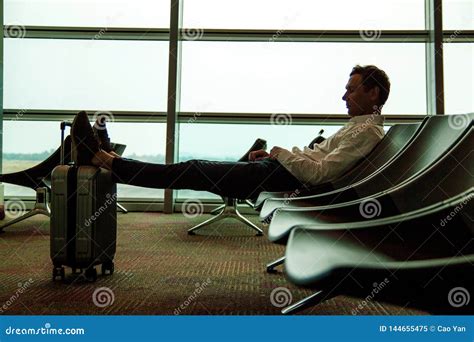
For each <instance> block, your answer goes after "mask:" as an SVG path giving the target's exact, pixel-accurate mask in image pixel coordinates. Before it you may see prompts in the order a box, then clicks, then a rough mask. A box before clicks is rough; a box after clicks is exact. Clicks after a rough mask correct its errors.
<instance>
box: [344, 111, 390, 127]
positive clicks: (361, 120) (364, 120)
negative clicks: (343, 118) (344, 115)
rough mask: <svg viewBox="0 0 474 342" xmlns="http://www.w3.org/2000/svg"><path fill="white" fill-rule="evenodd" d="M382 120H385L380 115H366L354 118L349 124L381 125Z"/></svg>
mask: <svg viewBox="0 0 474 342" xmlns="http://www.w3.org/2000/svg"><path fill="white" fill-rule="evenodd" d="M384 119H385V118H384V117H383V116H382V115H380V114H367V115H358V116H354V117H353V118H351V119H350V120H349V122H350V123H355V124H371V125H383V123H384Z"/></svg>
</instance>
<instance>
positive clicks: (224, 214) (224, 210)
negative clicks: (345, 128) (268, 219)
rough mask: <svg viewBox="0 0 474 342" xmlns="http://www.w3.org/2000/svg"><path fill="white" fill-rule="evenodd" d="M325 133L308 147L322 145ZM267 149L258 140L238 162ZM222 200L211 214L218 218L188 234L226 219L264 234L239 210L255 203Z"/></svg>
mask: <svg viewBox="0 0 474 342" xmlns="http://www.w3.org/2000/svg"><path fill="white" fill-rule="evenodd" d="M323 133H324V130H323V129H322V130H320V131H319V133H318V135H317V136H316V137H315V138H314V139H313V140H312V141H311V142H310V143H309V144H308V146H309V147H310V148H313V146H314V145H315V144H320V143H321V142H323V141H324V140H325V138H324V137H323V136H322V134H323ZM266 148H267V142H266V141H265V140H263V139H257V140H256V141H255V142H254V143H253V145H252V146H251V147H250V149H249V150H248V151H247V152H246V153H245V154H244V155H243V156H242V157H241V158H240V159H239V160H238V161H241V162H244V161H248V160H249V154H250V152H253V151H258V150H265V149H266ZM222 199H223V201H224V204H223V205H221V206H219V207H217V208H215V209H213V210H212V211H211V214H212V215H216V216H214V217H211V218H210V219H208V220H206V221H204V222H201V223H199V224H198V225H196V226H194V227H192V228H190V229H188V234H190V235H194V234H195V231H196V230H198V229H200V228H202V227H204V226H206V225H208V224H210V223H214V222H217V221H219V220H222V219H224V218H235V219H238V220H240V221H242V222H243V223H245V224H247V225H248V226H249V227H251V228H252V229H254V230H255V231H257V235H258V236H261V235H262V234H263V231H262V230H261V229H260V228H259V227H257V226H256V225H255V224H254V223H252V222H250V221H249V220H248V219H246V218H245V217H244V216H242V214H241V213H240V212H239V211H238V209H237V204H239V203H245V204H247V205H249V206H250V207H251V208H254V206H255V203H254V202H252V200H250V199H247V200H245V201H239V200H237V199H234V198H229V197H223V198H222Z"/></svg>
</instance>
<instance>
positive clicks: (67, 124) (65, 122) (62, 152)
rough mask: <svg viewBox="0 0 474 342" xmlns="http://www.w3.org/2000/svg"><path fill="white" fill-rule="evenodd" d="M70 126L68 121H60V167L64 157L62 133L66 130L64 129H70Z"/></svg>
mask: <svg viewBox="0 0 474 342" xmlns="http://www.w3.org/2000/svg"><path fill="white" fill-rule="evenodd" d="M71 126H72V124H71V123H70V122H68V121H62V122H61V159H60V163H61V165H64V159H65V155H64V153H65V152H64V131H65V130H66V127H71Z"/></svg>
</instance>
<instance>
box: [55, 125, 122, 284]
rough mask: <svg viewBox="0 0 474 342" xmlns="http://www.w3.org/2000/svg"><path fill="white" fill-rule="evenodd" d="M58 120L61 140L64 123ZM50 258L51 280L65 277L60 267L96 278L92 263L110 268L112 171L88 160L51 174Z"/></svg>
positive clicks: (113, 221) (113, 220)
mask: <svg viewBox="0 0 474 342" xmlns="http://www.w3.org/2000/svg"><path fill="white" fill-rule="evenodd" d="M66 126H70V124H69V123H65V122H63V123H61V146H63V141H64V129H65V127H66ZM50 234H51V248H50V252H51V260H52V262H53V280H56V278H58V277H60V278H61V279H62V280H64V279H65V268H64V266H68V267H70V268H72V271H73V273H75V274H77V273H78V271H80V272H79V273H81V274H82V273H83V272H82V271H83V270H85V272H84V273H83V275H84V276H85V277H86V278H87V279H88V280H92V281H95V280H96V279H97V270H96V266H97V265H101V266H102V274H112V273H113V271H114V263H113V259H114V255H115V249H116V237H117V185H116V183H114V182H113V181H112V173H111V172H110V171H108V170H105V169H102V168H98V167H94V166H79V167H78V166H75V165H73V164H69V165H64V153H61V165H59V166H57V167H56V168H55V169H54V170H53V172H52V174H51V221H50Z"/></svg>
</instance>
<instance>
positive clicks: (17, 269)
mask: <svg viewBox="0 0 474 342" xmlns="http://www.w3.org/2000/svg"><path fill="white" fill-rule="evenodd" d="M207 217H208V215H203V216H202V217H196V218H193V219H189V218H186V217H184V216H183V215H181V214H174V215H164V214H161V213H129V214H120V213H119V214H118V237H117V253H116V256H115V272H114V274H113V275H112V276H99V278H98V279H97V281H96V282H95V283H88V282H84V281H79V280H78V281H70V282H69V283H62V282H61V281H55V282H53V281H52V263H51V259H50V252H49V239H50V236H49V218H47V217H44V216H43V217H34V218H31V219H28V220H26V221H23V222H22V223H19V224H17V225H14V226H12V227H10V228H7V229H6V230H5V232H4V233H2V234H0V258H1V260H2V262H1V264H0V314H9V315H10V314H13V315H16V314H22V315H30V314H31V315H58V314H59V315H63V314H64V315H75V314H86V315H96V314H107V315H177V314H180V315H278V314H280V310H281V308H280V307H281V306H282V305H283V304H285V302H286V304H287V303H289V302H290V301H291V302H293V303H294V302H295V301H297V300H299V299H301V298H303V297H305V296H308V295H310V294H311V293H312V292H311V291H309V290H306V289H300V288H297V287H296V286H293V285H291V284H290V283H288V281H287V280H286V279H285V277H284V275H283V274H282V273H281V272H279V273H276V274H268V273H266V272H265V270H264V265H265V264H266V263H267V262H269V261H271V260H273V259H276V258H278V257H280V256H282V255H283V254H284V246H279V245H275V244H272V243H270V242H269V241H268V239H267V238H266V237H265V236H260V237H257V236H255V235H254V233H253V231H251V230H250V229H248V228H246V227H245V226H243V225H242V224H240V223H239V222H237V221H231V220H230V221H229V220H225V221H221V222H219V223H216V224H214V225H212V226H208V227H206V228H203V229H202V230H200V231H199V233H198V234H199V235H195V236H189V235H188V234H187V233H186V229H187V228H189V227H191V226H193V224H196V223H198V222H200V221H202V220H203V219H204V218H207ZM252 221H254V222H257V216H254V217H252ZM68 272H70V271H69V270H68ZM272 292H273V295H272ZM275 293H279V294H280V295H275ZM301 314H305V315H351V314H358V315H389V314H393V315H419V314H425V312H424V311H421V310H417V309H413V308H409V307H408V306H397V305H394V304H388V303H382V302H377V301H368V302H365V301H363V299H362V298H355V297H349V296H337V297H333V298H331V299H328V300H326V301H324V302H323V303H321V304H320V305H318V306H314V307H312V308H309V309H307V310H305V311H302V312H301Z"/></svg>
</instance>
